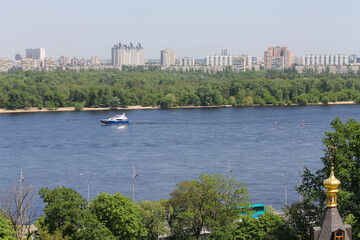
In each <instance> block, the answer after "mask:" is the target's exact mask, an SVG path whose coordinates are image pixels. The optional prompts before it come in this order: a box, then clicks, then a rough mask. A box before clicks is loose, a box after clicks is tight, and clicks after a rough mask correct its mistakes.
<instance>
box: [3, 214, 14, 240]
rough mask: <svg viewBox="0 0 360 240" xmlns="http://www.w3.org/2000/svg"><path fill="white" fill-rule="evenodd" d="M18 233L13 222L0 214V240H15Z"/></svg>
mask: <svg viewBox="0 0 360 240" xmlns="http://www.w3.org/2000/svg"><path fill="white" fill-rule="evenodd" d="M15 236H16V233H15V231H14V228H13V226H12V224H11V222H10V221H9V220H8V219H7V218H6V217H5V216H4V215H3V213H0V239H4V240H15V239H16V237H15Z"/></svg>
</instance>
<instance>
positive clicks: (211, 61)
mask: <svg viewBox="0 0 360 240" xmlns="http://www.w3.org/2000/svg"><path fill="white" fill-rule="evenodd" d="M232 58H233V56H232V55H211V56H207V57H206V59H205V64H206V65H207V66H224V67H225V66H232Z"/></svg>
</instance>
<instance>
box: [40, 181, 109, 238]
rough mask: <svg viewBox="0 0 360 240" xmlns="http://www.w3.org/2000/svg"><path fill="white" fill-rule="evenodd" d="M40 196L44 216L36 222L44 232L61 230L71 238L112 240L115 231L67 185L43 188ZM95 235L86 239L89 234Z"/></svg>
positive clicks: (53, 232) (63, 235)
mask: <svg viewBox="0 0 360 240" xmlns="http://www.w3.org/2000/svg"><path fill="white" fill-rule="evenodd" d="M39 193H40V197H41V198H42V199H43V201H44V202H45V203H46V206H45V209H44V216H43V217H41V218H40V219H39V220H38V222H37V225H38V227H39V229H40V230H41V233H42V234H44V235H46V234H47V235H50V236H56V235H57V234H58V233H61V235H62V237H63V238H68V239H76V240H77V239H79V240H80V239H113V235H112V233H111V232H110V231H109V229H107V228H106V227H105V225H104V224H102V223H101V222H99V221H98V220H97V218H96V216H95V215H94V214H91V212H90V211H89V210H88V209H87V201H86V200H85V199H84V198H83V197H82V196H81V195H80V194H79V193H77V192H76V191H74V190H73V189H71V188H66V187H61V188H60V187H59V186H58V187H56V188H55V189H52V190H51V189H49V188H42V189H40V191H39ZM90 236H91V237H92V238H87V237H90Z"/></svg>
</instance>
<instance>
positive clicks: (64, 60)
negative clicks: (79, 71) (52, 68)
mask: <svg viewBox="0 0 360 240" xmlns="http://www.w3.org/2000/svg"><path fill="white" fill-rule="evenodd" d="M69 65H71V57H64V56H61V57H60V58H59V66H60V67H66V66H69Z"/></svg>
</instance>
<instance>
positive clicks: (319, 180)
mask: <svg viewBox="0 0 360 240" xmlns="http://www.w3.org/2000/svg"><path fill="white" fill-rule="evenodd" d="M331 129H333V130H334V131H333V132H326V133H325V137H324V139H323V143H324V144H325V146H330V145H333V146H334V147H336V151H334V152H333V155H334V167H335V170H334V172H335V176H336V178H337V179H339V180H340V181H341V185H340V187H339V190H340V191H339V194H338V209H339V212H340V215H341V216H343V217H345V218H347V220H348V221H350V222H349V223H351V224H352V225H353V236H354V237H355V238H360V184H359V183H360V123H359V122H357V121H356V120H354V119H349V120H347V122H346V123H343V122H342V121H341V120H340V118H339V117H337V118H335V119H334V120H333V121H332V122H331ZM324 152H325V155H324V157H322V159H321V160H322V162H323V164H324V167H323V168H322V169H320V170H318V171H316V172H315V173H312V172H311V171H310V170H309V169H307V168H306V169H305V171H304V174H303V176H302V177H303V183H302V185H301V186H300V187H299V191H300V192H301V193H302V194H303V195H304V197H305V198H306V199H307V200H308V201H314V202H317V203H319V204H320V209H324V207H325V204H326V195H325V191H324V187H323V181H324V180H325V179H326V178H328V177H329V175H330V169H331V150H330V149H328V148H325V149H324Z"/></svg>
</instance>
